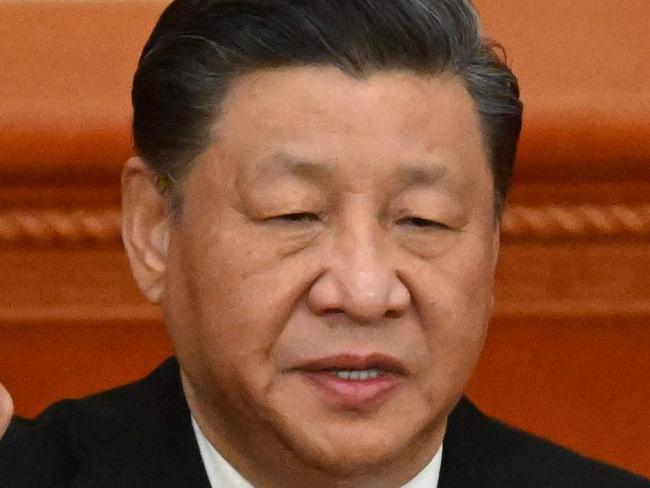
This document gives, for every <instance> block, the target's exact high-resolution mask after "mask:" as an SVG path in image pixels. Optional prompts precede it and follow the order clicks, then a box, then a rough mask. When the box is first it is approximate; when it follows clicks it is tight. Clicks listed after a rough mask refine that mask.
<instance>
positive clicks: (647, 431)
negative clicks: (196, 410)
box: [0, 0, 650, 476]
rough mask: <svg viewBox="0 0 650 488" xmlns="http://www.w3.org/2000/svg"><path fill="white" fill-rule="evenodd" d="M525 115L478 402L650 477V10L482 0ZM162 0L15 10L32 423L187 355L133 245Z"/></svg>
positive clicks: (15, 252)
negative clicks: (176, 354)
mask: <svg viewBox="0 0 650 488" xmlns="http://www.w3.org/2000/svg"><path fill="white" fill-rule="evenodd" d="M477 5H478V8H479V10H480V11H481V14H482V17H483V20H484V23H485V26H486V32H487V33H488V34H489V35H490V36H491V37H493V38H496V39H497V40H499V41H500V42H501V43H502V44H503V45H504V46H505V47H506V50H507V52H508V59H509V62H510V64H511V65H512V66H513V69H514V70H515V72H516V73H517V74H518V75H519V77H520V81H521V86H522V95H523V99H524V102H525V104H526V114H525V122H524V134H523V136H522V142H521V148H520V152H519V157H518V166H517V171H516V176H515V185H514V188H513V192H512V198H511V207H510V209H509V211H508V213H507V214H506V218H505V221H504V229H503V235H504V239H503V247H502V258H501V262H500V265H499V269H498V272H497V288H498V290H497V291H498V293H497V307H496V312H495V317H494V320H493V322H492V325H491V332H490V336H489V339H488V343H487V345H486V350H485V353H484V355H483V357H482V359H481V362H480V365H479V368H478V370H477V372H476V374H475V376H474V378H473V380H472V383H471V385H470V388H469V393H470V396H471V397H472V398H474V399H475V400H476V401H477V403H478V404H479V405H480V406H481V407H482V408H483V409H484V410H486V411H487V412H488V413H490V414H493V415H495V416H498V417H499V418H502V419H504V420H506V421H508V422H510V423H513V424H515V425H518V426H521V427H523V428H525V429H527V430H530V431H533V432H536V433H539V434H542V435H544V436H546V437H549V438H551V439H554V440H556V441H558V442H561V443H563V444H565V445H567V446H570V447H572V448H575V449H578V450H580V451H581V452H583V453H585V454H588V455H590V456H593V457H596V458H599V459H603V460H606V461H609V462H612V463H616V464H618V465H620V466H623V467H626V468H628V469H631V470H634V471H636V472H638V473H641V474H644V475H646V476H650V441H648V439H650V420H649V419H648V411H649V410H650V381H649V380H648V366H647V364H648V357H649V356H650V280H649V278H648V277H649V276H650V252H649V251H650V83H648V79H650V69H649V68H648V61H649V60H650V29H648V25H650V13H649V11H648V6H647V1H646V0H620V1H614V0H599V1H597V2H595V1H593V0H572V1H567V0H545V1H544V2H539V1H533V0H481V1H478V2H477ZM162 8H163V3H160V2H144V1H139V2H137V1H117V0H115V1H112V2H111V1H108V2H79V1H74V2H72V1H71V2H51V1H41V2H38V1H35V2H27V3H18V2H1V3H0V66H1V67H2V68H0V274H1V276H2V277H3V279H2V280H0V381H2V382H3V383H5V384H6V385H7V387H8V388H9V390H10V391H11V392H12V394H13V396H14V400H15V403H16V410H17V412H18V413H19V414H22V415H34V414H36V413H37V412H38V411H40V410H41V409H42V408H43V407H44V406H46V405H47V404H49V403H51V402H52V401H54V400H56V399H60V398H63V397H75V396H81V395H85V394H88V393H90V392H94V391H98V390H101V389H105V388H107V387H111V386H114V385H118V384H121V383H123V382H125V381H129V380H132V379H136V378H138V377H140V376H141V375H143V374H145V373H146V372H147V371H148V370H150V369H152V368H153V367H155V365H156V364H157V363H158V362H159V361H161V360H162V359H163V358H164V357H165V356H166V355H168V354H169V353H170V351H171V347H170V345H169V343H168V341H167V339H166V337H165V334H164V330H163V327H162V325H161V323H160V319H159V312H158V310H157V309H156V308H155V307H152V306H150V305H148V304H147V303H145V302H144V300H143V299H142V298H141V296H140V294H139V292H138V290H137V289H136V287H135V285H134V284H133V282H132V279H131V278H130V275H129V271H128V266H127V263H126V259H125V257H124V254H123V251H122V249H121V245H120V242H119V210H118V206H119V171H120V166H121V164H122V162H123V161H124V160H125V159H126V158H127V157H128V156H129V155H130V153H131V149H130V147H131V142H130V135H129V121H130V105H129V85H130V78H131V76H132V73H133V71H134V68H135V63H136V61H137V57H138V55H139V51H140V49H141V47H142V45H143V43H144V40H145V38H146V36H147V34H148V32H149V31H150V30H151V28H152V26H153V24H154V22H155V20H156V16H157V15H158V14H159V13H160V11H161V9H162Z"/></svg>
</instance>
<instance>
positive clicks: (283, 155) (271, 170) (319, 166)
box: [261, 151, 447, 189]
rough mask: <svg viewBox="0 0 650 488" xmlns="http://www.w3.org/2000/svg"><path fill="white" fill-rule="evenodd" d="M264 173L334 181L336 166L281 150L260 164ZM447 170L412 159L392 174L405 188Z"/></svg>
mask: <svg viewBox="0 0 650 488" xmlns="http://www.w3.org/2000/svg"><path fill="white" fill-rule="evenodd" d="M261 167H262V170H261V176H262V177H264V176H275V175H277V174H278V173H284V174H291V175H294V176H297V177H299V178H303V179H306V180H312V181H315V182H329V183H331V182H332V181H333V180H334V178H335V172H334V169H333V168H332V167H331V166H329V165H327V164H326V163H324V162H320V161H311V160H309V159H305V158H302V157H300V156H296V155H293V154H290V153H287V152H285V151H278V152H276V153H274V154H273V155H272V156H271V157H270V158H268V159H265V160H264V161H263V163H262V164H261ZM446 173H447V167H446V166H444V165H442V164H439V163H436V162H421V161H418V162H412V163H410V164H409V165H405V166H400V167H398V168H396V170H395V172H394V174H393V178H394V179H395V180H396V181H397V182H398V184H399V185H400V187H401V188H402V189H405V188H410V187H414V186H416V187H417V186H434V185H435V184H437V183H438V182H439V181H440V179H442V177H443V176H444V175H445V174H446Z"/></svg>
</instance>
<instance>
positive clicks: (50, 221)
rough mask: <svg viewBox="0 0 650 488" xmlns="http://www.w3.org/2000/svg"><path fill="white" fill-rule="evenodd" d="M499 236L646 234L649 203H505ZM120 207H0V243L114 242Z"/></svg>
mask: <svg viewBox="0 0 650 488" xmlns="http://www.w3.org/2000/svg"><path fill="white" fill-rule="evenodd" d="M502 234H503V237H504V238H505V239H517V240H547V239H551V240H556V239H560V240H562V239H592V238H632V239H644V238H650V203H647V204H646V203H643V204H613V205H606V204H579V205H538V206H531V205H521V204H513V205H510V206H508V209H507V211H506V213H505V215H504V218H503V223H502ZM120 243H121V238H120V210H119V209H117V208H109V209H97V210H91V209H29V210H28V209H9V210H0V244H3V245H14V244H15V245H19V244H22V245H39V246H46V247H50V246H75V245H94V246H119V245H120Z"/></svg>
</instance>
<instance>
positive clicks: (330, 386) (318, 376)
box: [302, 371, 401, 410]
mask: <svg viewBox="0 0 650 488" xmlns="http://www.w3.org/2000/svg"><path fill="white" fill-rule="evenodd" d="M302 374H303V375H304V377H305V378H306V379H307V380H308V381H309V383H311V384H312V385H314V386H315V387H316V388H317V389H318V390H320V392H321V393H322V394H323V395H324V396H325V398H326V399H327V400H328V401H329V402H331V403H333V404H334V405H336V406H340V407H343V408H354V409H362V410H367V409H370V408H374V407H377V406H379V405H380V404H381V403H383V402H384V401H385V400H386V399H387V398H388V397H389V395H390V394H391V393H393V392H395V389H396V388H397V387H398V386H399V384H400V383H401V378H400V377H399V376H398V375H395V374H392V373H386V374H383V375H382V376H378V377H377V378H369V379H367V380H346V379H344V378H340V377H338V376H336V375H334V374H332V373H330V372H329V371H308V372H303V373H302Z"/></svg>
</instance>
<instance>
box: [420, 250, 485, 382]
mask: <svg viewBox="0 0 650 488" xmlns="http://www.w3.org/2000/svg"><path fill="white" fill-rule="evenodd" d="M476 242H485V241H476ZM461 249H463V248H461ZM493 258H494V256H493V251H492V250H491V249H488V248H487V247H486V246H485V245H484V244H482V245H474V246H465V247H464V250H463V252H458V253H456V254H454V255H453V256H446V257H445V258H443V259H440V260H439V261H438V262H436V263H435V265H432V266H430V267H428V268H427V269H426V271H425V272H424V273H423V275H422V276H421V280H422V282H426V283H427V284H428V286H427V287H426V290H427V292H426V294H427V296H426V298H425V299H424V300H422V308H421V311H420V313H421V315H422V320H423V323H424V324H425V333H426V334H427V344H428V345H429V348H430V350H431V357H432V358H433V360H434V361H436V363H437V367H441V366H444V367H443V369H454V368H460V369H466V368H467V367H471V366H473V365H474V363H475V361H476V359H477V358H478V355H479V354H480V351H481V349H482V347H483V342H484V339H485V334H486V331H487V323H488V321H489V318H490V314H491V310H492V296H493V279H494V278H493V274H494V272H493V262H494V260H493Z"/></svg>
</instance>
